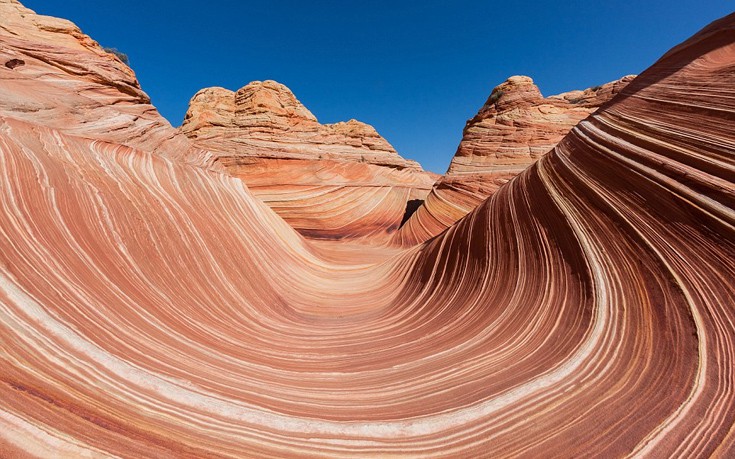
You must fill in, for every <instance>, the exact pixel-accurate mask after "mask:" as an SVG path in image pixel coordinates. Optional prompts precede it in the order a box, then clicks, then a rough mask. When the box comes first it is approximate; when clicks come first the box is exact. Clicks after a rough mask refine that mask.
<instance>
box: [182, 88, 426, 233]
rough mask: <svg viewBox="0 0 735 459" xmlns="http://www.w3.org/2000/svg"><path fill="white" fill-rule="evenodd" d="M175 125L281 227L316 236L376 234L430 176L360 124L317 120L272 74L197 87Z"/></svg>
mask: <svg viewBox="0 0 735 459" xmlns="http://www.w3.org/2000/svg"><path fill="white" fill-rule="evenodd" d="M180 130H181V132H183V133H184V134H186V135H187V136H188V137H189V138H191V139H192V141H193V142H194V143H195V145H196V146H198V147H200V148H202V149H205V150H208V151H209V152H211V154H212V158H213V159H212V161H213V162H216V163H217V164H219V165H221V166H222V167H224V168H225V170H227V171H228V173H229V174H231V175H232V176H234V177H238V178H240V179H242V180H243V181H244V182H245V183H246V184H247V185H248V188H249V189H250V191H252V193H253V194H254V195H255V196H257V197H258V198H260V199H261V200H263V201H264V202H265V203H266V204H268V205H269V206H270V207H271V208H272V209H273V210H275V211H276V212H277V213H278V214H279V215H280V216H281V217H282V218H283V219H284V220H286V221H287V222H288V223H289V224H290V225H291V226H293V227H294V228H296V229H297V230H298V231H299V232H301V233H302V234H303V235H306V236H311V237H316V238H325V239H343V238H358V237H360V238H370V239H371V240H373V241H375V240H385V239H387V237H388V236H389V235H390V234H391V233H393V232H395V231H396V230H397V229H398V227H399V225H400V224H401V222H402V220H403V219H404V216H405V215H406V214H407V212H408V211H410V210H411V209H410V208H409V207H410V203H411V202H420V201H422V200H423V199H424V198H425V197H426V195H427V194H428V193H429V191H430V190H431V187H432V185H433V184H434V181H435V178H436V177H434V176H433V174H430V173H426V172H424V171H423V170H422V169H421V166H419V164H418V163H417V162H415V161H410V160H406V159H404V158H402V157H401V156H400V155H398V153H397V152H396V151H395V149H394V148H393V147H392V146H391V145H390V144H389V143H388V142H387V141H386V140H385V139H384V138H383V137H381V136H380V135H379V134H378V133H377V131H376V130H375V129H374V128H373V127H372V126H370V125H368V124H365V123H362V122H360V121H356V120H350V121H347V122H341V123H335V124H320V123H319V122H318V121H317V119H316V117H315V116H314V115H313V114H312V113H311V112H310V111H309V110H308V109H307V108H306V107H305V106H304V105H303V104H302V103H301V102H300V101H299V100H298V99H297V98H296V96H294V94H293V93H292V92H291V90H289V89H288V88H287V87H286V86H284V85H282V84H280V83H277V82H275V81H263V82H261V81H254V82H252V83H250V84H248V85H246V86H244V87H243V88H241V89H240V90H238V91H237V92H233V91H230V90H228V89H224V88H206V89H203V90H201V91H199V92H198V93H197V94H196V95H195V96H194V97H193V98H192V100H191V102H190V104H189V110H188V112H187V114H186V117H185V119H184V124H183V125H182V126H181V129H180Z"/></svg>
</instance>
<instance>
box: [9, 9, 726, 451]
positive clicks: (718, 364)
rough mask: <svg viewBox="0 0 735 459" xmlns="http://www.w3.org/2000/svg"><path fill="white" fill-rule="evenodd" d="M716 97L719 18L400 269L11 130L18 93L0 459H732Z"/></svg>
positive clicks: (255, 208) (360, 248)
mask: <svg viewBox="0 0 735 459" xmlns="http://www.w3.org/2000/svg"><path fill="white" fill-rule="evenodd" d="M0 5H2V7H3V8H5V7H7V6H8V5H11V6H14V7H15V6H16V5H17V4H16V3H15V2H9V1H8V0H0ZM24 14H25V16H26V17H25V18H24V20H26V21H35V20H41V19H39V18H38V17H37V16H34V15H32V14H31V13H30V12H28V11H26V12H25V13H24ZM5 18H6V16H2V21H4V22H5V21H6V19H5ZM43 20H44V21H45V20H46V19H43ZM4 22H3V24H4ZM7 30H8V28H7V27H5V26H3V27H0V40H2V45H3V48H2V49H3V52H4V53H9V54H12V55H13V56H14V57H12V58H11V59H23V57H22V55H23V53H22V52H21V51H19V50H17V49H16V48H15V47H16V46H19V45H22V46H25V48H24V49H29V48H34V49H39V50H41V49H43V50H45V52H54V50H56V49H57V48H56V46H57V45H55V44H54V41H53V40H51V41H48V40H47V39H46V37H45V36H35V35H32V34H31V35H26V36H25V38H24V39H23V40H24V41H23V42H22V43H20V42H19V41H18V40H20V38H18V37H16V36H9V35H8V32H7ZM14 30H18V29H14ZM10 35H12V34H10ZM55 52H59V51H58V50H57V51H55ZM64 52H66V51H64ZM80 52H86V53H91V54H90V56H89V59H90V61H95V62H96V59H100V62H102V61H103V60H105V59H108V58H107V57H106V56H104V55H98V54H97V53H96V52H95V51H94V50H89V51H80ZM92 54H94V55H95V56H97V57H94V58H93V57H92V56H91V55H92ZM19 55H20V56H21V57H18V56H19ZM11 59H9V60H8V61H10V60H11ZM0 64H3V65H2V67H0V74H2V77H3V79H4V80H8V79H12V78H11V76H10V75H16V74H15V73H13V72H17V71H18V69H19V68H20V67H18V66H16V67H14V68H11V67H13V64H11V65H10V66H8V65H5V64H6V63H0ZM39 65H40V64H39ZM61 72H63V70H62V71H61ZM734 75H735V15H732V16H728V17H727V18H725V19H723V20H720V21H719V22H716V23H714V24H712V25H711V26H709V27H707V28H706V29H704V30H703V31H702V32H700V33H699V34H697V35H696V36H695V37H693V38H692V39H690V40H689V41H687V42H686V43H684V44H682V45H681V46H679V47H677V48H675V49H673V50H672V51H671V52H669V53H668V54H667V55H666V56H664V57H663V58H662V59H661V60H660V61H659V62H657V63H656V64H655V65H654V66H653V67H651V68H650V69H649V70H647V71H646V72H644V73H643V74H642V75H641V76H640V77H638V78H637V79H636V80H635V81H633V82H632V83H630V84H629V85H628V86H627V87H626V88H625V89H624V90H623V91H621V93H620V94H619V95H618V96H617V97H616V98H615V99H614V100H613V101H612V102H611V103H610V104H609V105H608V106H606V107H605V108H604V109H603V110H601V111H599V112H597V113H596V114H594V115H592V116H591V117H590V118H589V119H587V120H585V121H583V122H581V123H580V124H579V125H578V126H577V127H576V128H574V129H573V130H572V131H571V133H570V134H569V135H567V136H566V137H565V138H564V140H562V141H561V142H560V143H559V144H558V145H557V146H556V147H555V148H554V149H553V150H552V152H551V153H550V154H548V155H547V156H545V157H543V158H541V159H540V160H539V161H538V162H537V163H535V164H534V165H533V166H531V167H530V168H529V169H527V170H525V171H524V172H522V173H521V174H520V175H518V176H517V178H515V179H514V180H513V181H511V182H510V183H508V184H507V185H505V186H503V187H501V188H500V189H499V190H498V191H497V192H496V193H495V194H493V196H492V197H491V198H490V199H488V200H486V201H484V202H483V203H482V204H481V205H479V206H478V207H477V208H476V209H474V210H473V211H472V212H470V213H469V214H468V215H467V216H466V217H464V218H462V219H461V220H460V221H459V222H458V223H457V224H455V225H453V226H451V227H450V228H449V229H448V230H447V231H445V232H444V233H442V234H441V235H439V236H438V237H436V238H434V239H432V240H431V241H430V242H428V243H426V244H422V245H418V246H415V247H412V248H409V249H399V248H390V247H372V248H369V247H366V246H365V245H359V244H356V243H355V242H354V241H353V242H333V241H310V240H307V239H304V238H303V237H302V236H300V235H299V234H298V233H297V232H296V231H294V230H293V229H292V228H291V227H290V226H289V225H287V224H286V223H285V222H284V221H283V220H282V219H281V218H280V217H279V216H278V215H277V214H275V213H274V212H273V211H271V209H270V208H269V207H267V206H265V205H264V204H262V203H261V202H260V201H259V200H257V199H256V198H254V197H253V195H252V194H251V192H250V191H249V190H248V189H247V187H246V186H245V185H244V184H243V182H242V181H241V180H238V179H236V178H233V177H231V176H229V175H227V174H223V173H218V172H215V171H212V170H208V169H205V168H202V167H198V166H194V165H192V164H190V163H188V162H186V161H184V160H182V159H180V158H175V157H170V156H168V155H166V154H162V153H161V152H159V151H158V149H156V148H154V149H153V150H155V151H148V150H147V148H148V147H149V145H147V143H146V142H144V141H142V139H141V138H131V139H128V140H127V141H126V142H116V141H113V140H112V139H110V138H106V139H104V140H103V139H98V138H95V137H96V136H97V135H98V130H97V128H96V127H95V126H91V127H90V131H89V132H88V133H87V134H85V133H84V132H83V129H82V128H81V127H79V128H78V130H77V129H76V128H75V129H73V130H70V129H63V127H62V126H57V125H56V124H54V122H53V120H52V119H50V118H46V117H44V116H39V118H38V120H35V121H34V120H33V118H32V117H30V116H29V115H28V114H27V112H25V111H23V110H18V109H17V107H18V104H20V103H22V102H23V98H24V97H26V95H29V97H30V95H32V94H31V93H32V91H30V88H31V87H32V86H31V85H32V84H36V83H35V81H36V80H34V79H29V80H26V81H25V83H22V82H20V81H19V82H17V84H18V85H19V86H18V87H26V86H23V84H26V85H28V86H27V87H28V88H29V89H28V90H27V91H26V92H23V91H18V92H14V93H13V94H14V97H16V100H15V103H14V105H13V106H12V107H11V108H8V107H7V106H3V107H2V108H1V110H0V455H2V456H3V457H28V456H35V457H177V458H178V457H233V458H235V457H289V456H292V457H351V456H352V457H375V456H379V457H397V456H401V457H422V458H425V457H458V458H466V457H482V456H486V457H515V456H527V457H623V456H626V457H628V456H635V457H646V456H648V457H708V456H716V457H730V456H732V455H733V454H735V427H734V426H735V374H734V373H733V371H732V369H733V367H734V365H735V361H734V360H735V357H734V356H735V307H733V305H734V304H735V285H733V283H732V282H731V280H732V279H733V278H735V226H734V225H735V211H734V210H733V207H735V156H734V155H735V135H734V134H733V129H732V126H733V120H734V118H735V117H734V115H733V114H734V113H735V77H734ZM61 77H64V78H69V79H70V80H71V81H82V80H84V79H85V78H86V77H85V76H79V75H78V74H77V73H76V72H72V73H70V74H69V75H68V76H64V74H63V73H57V74H55V76H54V78H53V80H58V79H59V78H61ZM42 83H43V81H42V80H41V82H40V83H39V84H42ZM43 84H45V83H43ZM70 85H71V83H70ZM62 86H63V85H59V87H62ZM72 86H73V85H72ZM40 87H41V89H43V88H44V86H43V85H41V86H40ZM31 100H32V99H31ZM70 100H71V101H73V100H76V99H63V98H62V99H59V100H58V102H57V103H58V104H59V105H58V107H56V110H58V111H59V112H60V113H65V114H67V116H68V117H69V118H68V123H67V125H69V126H82V125H83V124H84V123H82V120H84V119H85V116H87V115H86V112H85V111H84V110H82V108H83V107H77V106H75V105H64V104H67V103H68V102H69V101H70ZM113 107H114V106H113ZM110 110H111V112H112V111H114V108H110ZM166 131H167V129H165V128H164V127H162V128H161V132H162V133H165V132H166ZM168 132H169V133H170V135H172V136H175V132H173V130H172V129H168ZM141 135H142V134H141ZM166 135H168V134H166ZM163 137H165V135H164V136H163ZM172 138H173V137H172ZM123 143H124V144H123ZM135 145H139V146H140V148H138V147H136V146H135ZM184 153H185V154H184V157H187V156H188V155H189V153H190V152H188V151H187V152H184Z"/></svg>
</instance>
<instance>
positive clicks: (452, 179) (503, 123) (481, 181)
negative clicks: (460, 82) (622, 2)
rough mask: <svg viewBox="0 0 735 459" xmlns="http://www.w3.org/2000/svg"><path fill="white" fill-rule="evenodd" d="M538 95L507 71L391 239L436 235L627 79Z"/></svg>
mask: <svg viewBox="0 0 735 459" xmlns="http://www.w3.org/2000/svg"><path fill="white" fill-rule="evenodd" d="M632 79H633V77H632V76H627V77H624V78H621V79H620V80H617V81H613V82H610V83H607V84H604V85H602V86H596V87H594V88H589V89H586V90H584V91H571V92H567V93H563V94H559V95H556V96H550V97H547V98H544V97H543V96H542V95H541V92H540V91H539V89H538V87H537V86H536V85H535V84H534V83H533V80H532V79H531V78H529V77H527V76H513V77H510V78H508V80H506V81H505V82H504V83H502V84H501V85H499V86H497V87H495V89H493V91H492V93H491V94H490V97H488V99H487V101H486V102H485V104H484V105H483V106H482V108H480V110H479V112H478V113H477V115H475V117H474V118H472V119H470V120H469V121H467V125H466V126H465V129H464V132H463V136H462V141H461V142H460V144H459V147H458V148H457V152H456V153H455V155H454V158H453V159H452V162H451V164H450V165H449V169H448V170H447V173H446V174H445V175H444V177H442V178H441V180H439V181H438V182H437V183H436V184H435V185H434V187H433V189H432V190H431V193H430V194H429V195H428V196H427V198H426V201H425V202H424V204H423V205H422V206H421V207H420V208H419V209H418V210H417V211H416V213H414V214H413V216H412V217H411V219H409V220H408V221H407V222H406V224H405V225H404V226H403V227H402V228H401V231H400V232H399V233H398V234H396V235H395V240H396V241H398V242H400V243H401V244H404V245H413V244H417V243H419V242H423V241H426V240H428V239H429V238H431V237H433V236H436V235H437V234H439V233H441V232H442V231H444V230H445V229H447V228H448V227H450V226H451V225H453V224H454V223H455V222H457V220H459V219H460V218H462V217H464V216H465V215H467V213H469V212H470V211H471V210H472V209H474V208H475V207H477V205H479V204H480V203H481V202H482V201H484V200H485V199H487V198H488V197H490V196H491V195H492V194H493V193H494V192H495V191H496V190H497V189H498V188H499V187H500V186H502V185H503V184H505V183H506V182H508V181H509V180H510V179H512V178H513V177H515V176H516V175H518V174H519V173H520V172H521V171H523V170H524V169H525V168H527V167H528V166H529V165H531V164H533V162H535V161H536V160H538V159H539V158H540V157H541V156H543V155H544V154H546V153H548V152H549V150H551V149H552V148H553V147H554V146H555V145H556V144H557V143H558V142H559V141H560V140H561V139H562V138H563V137H564V136H565V135H566V134H567V133H568V132H569V131H570V130H571V129H572V128H573V127H574V126H575V125H576V124H577V123H579V122H580V121H581V120H583V119H584V118H586V117H587V116H589V115H590V113H592V112H594V111H595V110H597V109H598V108H599V107H600V106H602V105H603V104H605V103H606V102H608V101H609V100H610V99H612V98H613V97H614V96H615V94H617V93H619V92H620V91H621V90H622V89H623V88H624V87H625V86H626V85H627V84H628V83H629V82H630V81H631V80H632Z"/></svg>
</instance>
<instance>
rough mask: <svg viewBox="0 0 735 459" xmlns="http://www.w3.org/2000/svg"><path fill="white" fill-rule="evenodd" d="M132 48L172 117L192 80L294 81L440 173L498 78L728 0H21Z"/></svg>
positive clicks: (613, 69)
mask: <svg viewBox="0 0 735 459" xmlns="http://www.w3.org/2000/svg"><path fill="white" fill-rule="evenodd" d="M21 1H22V2H23V3H24V4H25V5H26V6H27V7H29V8H31V9H33V10H35V11H36V12H38V13H41V14H49V15H53V16H60V17H65V18H67V19H70V20H72V21H74V22H75V23H76V24H77V25H79V26H80V27H81V28H82V30H83V31H84V32H86V33H87V34H89V35H91V36H92V37H93V38H94V39H96V40H97V41H99V42H100V43H101V44H102V45H103V46H110V47H116V48H118V49H120V50H121V51H123V52H125V53H127V54H128V55H129V56H130V61H131V67H132V68H133V69H134V70H135V71H136V73H137V75H138V79H139V80H140V82H141V84H142V86H143V89H144V90H145V91H146V92H147V93H148V94H149V95H150V96H151V98H152V100H153V103H154V104H155V105H156V106H157V107H158V109H159V110H160V112H161V113H162V114H163V115H164V116H165V117H167V118H168V119H169V120H170V121H171V123H172V124H173V125H174V126H178V125H180V124H181V121H182V119H183V117H184V113H185V111H186V107H187V104H188V101H189V99H190V98H191V96H192V95H194V93H195V92H196V91H198V90H199V89H201V88H203V87H207V86H223V87H226V88H229V89H233V90H235V89H238V88H240V87H242V86H244V85H245V84H247V83H248V82H250V81H253V80H265V79H274V80H277V81H280V82H281V83H284V84H285V85H287V86H289V87H290V88H291V89H292V90H293V91H294V93H295V94H296V96H297V97H298V98H299V99H300V100H301V101H302V102H303V103H304V104H305V105H306V106H307V107H308V108H309V109H310V110H311V111H312V112H313V113H314V114H315V115H316V116H317V118H318V119H319V120H320V121H321V122H322V123H332V122H336V121H342V120H348V119H350V118H356V119H358V120H361V121H364V122H367V123H370V124H372V125H373V126H375V128H376V129H377V130H378V132H380V133H381V134H382V135H383V136H384V137H385V138H386V139H388V141H389V142H391V143H392V144H393V145H394V146H395V147H396V149H397V150H398V152H399V153H400V154H401V155H403V156H404V157H407V158H411V159H416V160H418V161H419V162H420V163H421V164H422V165H423V166H424V168H426V169H428V170H431V171H434V172H438V173H443V172H444V171H445V170H446V167H447V165H448V164H449V161H450V160H451V158H452V156H453V154H454V152H455V150H456V148H457V144H458V142H459V140H460V138H461V134H462V128H463V127H464V123H465V121H466V120H467V119H468V118H470V117H472V116H473V115H474V114H475V112H476V111H477V109H478V108H479V107H480V106H481V105H482V104H483V102H484V101H485V99H486V98H487V96H488V95H489V94H490V91H491V90H492V88H493V87H494V86H496V85H497V84H499V83H501V82H502V81H503V80H505V79H506V78H507V77H508V76H511V75H518V74H521V75H529V76H531V77H532V78H533V79H534V80H535V81H536V84H538V86H539V87H540V88H541V91H542V92H543V93H544V94H545V95H551V94H557V93H559V92H564V91H568V90H572V89H583V88H587V87H590V86H594V85H597V84H601V83H604V82H607V81H610V80H614V79H616V78H618V77H620V76H622V75H626V74H631V73H640V72H641V71H642V70H644V69H645V68H646V67H648V66H649V65H651V64H652V63H653V62H654V61H655V60H656V59H658V57H660V56H661V55H662V54H663V53H664V52H666V51H667V50H668V49H669V48H671V47H673V46H674V45H676V44H678V43H679V42H681V41H683V40H684V39H686V38H688V37H689V36H691V35H692V34H693V33H694V32H696V31H697V30H699V29H701V28H702V27H704V26H705V25H706V24H708V23H710V22H711V21H713V20H715V19H717V18H719V17H721V16H724V15H726V14H729V13H731V12H732V11H733V5H734V4H733V2H732V0H668V1H667V0H638V1H622V0H621V1H598V0H586V1H541V0H535V1H534V0H526V1H508V0H505V1H449V0H447V1H436V0H423V1H399V0H394V1H384V0H379V1H371V2H352V1H339V0H334V1H320V0H313V1H303V0H300V1H286V0H284V1H268V0H262V1H258V2H254V1H236V0H208V1H205V2H201V1H192V0H147V1H140V2H139V1H127V2H122V1H119V0H116V1H107V0H96V1H90V0H64V1H53V0H21Z"/></svg>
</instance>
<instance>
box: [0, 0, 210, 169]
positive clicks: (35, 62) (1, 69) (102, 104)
mask: <svg viewBox="0 0 735 459" xmlns="http://www.w3.org/2000/svg"><path fill="white" fill-rule="evenodd" d="M0 21H1V22H2V28H0V113H6V114H7V113H11V114H12V116H13V117H15V118H16V119H20V120H27V121H30V122H32V123H34V124H37V125H43V126H47V127H50V128H53V129H57V130H59V131H61V132H65V133H68V134H71V135H79V136H87V137H93V138H95V139H98V140H104V141H108V142H113V143H117V144H121V145H129V146H132V147H136V148H144V149H146V150H148V151H157V152H160V153H161V154H166V155H170V156H171V157H180V156H182V155H189V156H190V157H191V158H192V159H195V158H196V157H197V156H201V157H204V156H205V155H198V154H196V153H195V152H193V151H191V150H189V146H190V143H189V142H188V140H187V139H186V137H185V136H183V135H180V134H177V132H176V131H175V130H174V129H173V128H172V127H171V125H170V124H169V123H168V121H166V120H165V119H164V118H163V117H161V116H160V115H159V114H158V112H157V111H156V110H155V108H154V107H153V106H152V105H151V104H150V99H149V98H148V96H147V95H146V94H145V92H143V90H141V88H140V85H139V84H138V81H137V79H136V78H135V74H134V73H133V71H132V70H131V69H130V68H128V66H126V65H125V64H123V63H122V62H121V61H120V60H119V59H118V58H117V57H115V56H114V55H113V54H110V53H107V52H105V51H104V49H102V47H101V46H100V45H99V44H98V43H97V42H95V41H94V40H92V39H91V38H90V37H89V36H87V35H85V34H84V33H82V31H81V30H79V28H78V27H77V26H75V25H74V24H72V23H71V22H69V21H67V20H64V19H57V18H52V17H48V16H40V15H37V14H35V13H34V12H33V11H31V10H29V9H28V8H25V7H24V6H23V5H21V4H20V3H18V2H17V1H15V0H0ZM21 62H22V64H21ZM3 64H4V65H3ZM9 64H10V65H9Z"/></svg>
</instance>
